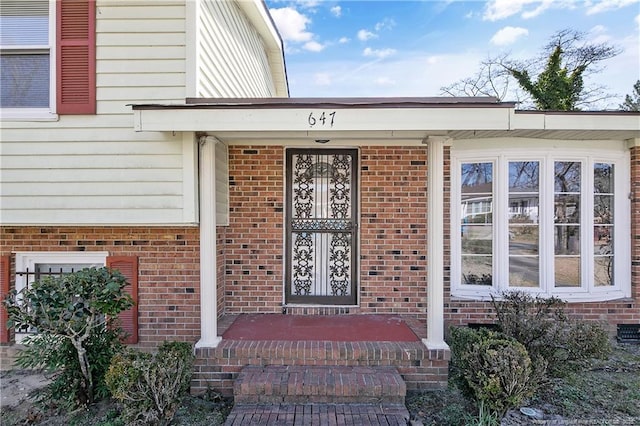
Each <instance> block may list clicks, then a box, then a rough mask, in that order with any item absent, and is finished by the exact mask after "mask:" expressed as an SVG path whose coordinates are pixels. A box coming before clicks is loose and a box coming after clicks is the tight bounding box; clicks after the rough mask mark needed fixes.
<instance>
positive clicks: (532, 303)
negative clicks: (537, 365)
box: [492, 291, 611, 376]
mask: <svg viewBox="0 0 640 426" xmlns="http://www.w3.org/2000/svg"><path fill="white" fill-rule="evenodd" d="M492 305H493V307H494V309H495V311H496V316H497V320H498V326H499V328H500V331H502V333H504V334H505V335H507V336H509V337H512V338H514V339H516V340H517V341H518V342H520V343H522V344H523V345H524V347H525V348H527V351H528V353H529V356H530V357H531V359H533V360H537V359H540V358H542V359H544V360H545V361H546V363H547V364H548V372H549V374H551V375H552V376H562V375H564V374H566V373H567V372H569V371H573V370H575V369H576V368H578V367H580V366H581V365H583V364H584V363H585V362H586V361H588V360H589V359H591V358H604V357H606V356H607V355H608V354H609V353H610V351H611V345H610V342H609V337H608V334H607V332H606V330H605V329H604V328H603V327H602V326H601V325H599V324H596V323H587V322H583V321H582V322H581V321H571V320H569V319H568V318H567V316H566V315H565V312H564V307H565V302H563V301H562V300H560V299H558V298H555V297H552V298H542V297H539V296H536V297H534V296H532V295H530V294H528V293H525V292H521V291H513V292H506V293H504V294H503V297H502V300H497V299H495V298H492Z"/></svg>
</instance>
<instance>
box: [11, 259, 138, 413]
mask: <svg viewBox="0 0 640 426" xmlns="http://www.w3.org/2000/svg"><path fill="white" fill-rule="evenodd" d="M126 285H127V283H126V280H125V278H124V276H123V275H122V274H120V273H119V272H118V271H115V270H111V269H109V268H86V269H82V270H80V271H77V272H73V273H69V274H63V275H61V276H45V277H44V278H42V279H40V280H37V281H35V282H34V283H32V284H30V285H29V286H28V287H25V288H24V289H23V290H21V291H20V292H16V291H15V290H13V291H11V292H10V293H9V295H8V296H7V299H6V300H5V301H4V303H5V305H6V307H7V313H8V316H9V321H8V323H7V324H8V326H9V327H15V328H16V330H37V333H38V334H37V336H35V337H32V338H28V339H26V340H25V341H24V342H23V343H24V344H25V345H26V346H27V348H26V350H25V351H23V353H22V355H21V358H19V360H18V362H19V365H22V366H23V367H25V368H26V367H29V368H35V367H44V368H47V369H50V370H60V374H59V376H58V377H57V379H56V380H55V381H54V383H53V384H52V385H53V388H52V392H51V396H52V397H54V398H55V397H58V398H55V399H59V398H63V399H65V400H66V402H67V403H68V404H67V405H69V408H73V407H74V406H77V405H86V404H90V403H92V402H94V400H95V398H96V396H98V397H100V396H103V395H104V384H103V382H102V376H103V375H104V372H105V370H106V367H107V365H108V364H109V362H110V359H111V355H112V354H113V353H115V352H117V351H118V350H119V341H118V338H119V333H120V330H119V329H118V327H117V322H116V321H117V320H116V319H117V316H118V314H119V313H120V312H122V311H124V310H126V309H128V308H130V307H131V306H132V305H133V301H132V299H131V296H129V295H128V294H127V293H126V292H125V291H124V287H125V286H126ZM94 364H95V365H94ZM60 392H65V393H64V394H62V393H60ZM95 392H97V393H98V394H97V395H94V393H95Z"/></svg>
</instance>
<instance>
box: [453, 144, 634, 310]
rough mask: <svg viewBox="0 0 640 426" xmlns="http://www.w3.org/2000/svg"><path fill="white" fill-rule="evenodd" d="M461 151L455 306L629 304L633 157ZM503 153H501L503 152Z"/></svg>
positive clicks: (456, 176) (456, 159)
mask: <svg viewBox="0 0 640 426" xmlns="http://www.w3.org/2000/svg"><path fill="white" fill-rule="evenodd" d="M467 146H470V144H466V145H465V144H464V143H463V144H461V145H460V146H456V147H455V148H454V149H452V155H451V156H452V206H456V207H454V208H452V215H451V216H452V231H453V232H452V241H451V244H452V254H453V256H452V272H451V279H452V283H451V292H452V296H454V297H463V298H476V299H486V298H488V297H490V295H492V294H493V295H499V294H500V293H502V292H503V291H506V290H523V291H528V292H532V293H535V294H539V295H542V296H558V297H560V298H562V299H565V300H569V301H571V300H582V301H600V300H611V299H616V298H622V297H628V296H629V295H630V284H629V283H630V255H629V253H630V237H629V235H630V225H629V223H630V218H629V200H628V194H629V170H628V154H627V152H626V151H625V150H624V149H623V148H621V149H620V150H605V149H602V148H600V149H593V150H589V149H580V148H577V147H576V149H563V150H561V149H558V148H555V147H553V148H549V149H544V148H537V149H536V148H534V149H527V150H526V152H524V151H525V150H523V149H519V148H515V147H513V146H510V147H504V146H503V147H502V148H500V149H495V150H486V149H485V150H477V149H465V148H466V147H467ZM497 146H499V145H496V147H497Z"/></svg>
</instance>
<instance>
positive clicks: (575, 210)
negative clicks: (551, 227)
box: [554, 195, 580, 223]
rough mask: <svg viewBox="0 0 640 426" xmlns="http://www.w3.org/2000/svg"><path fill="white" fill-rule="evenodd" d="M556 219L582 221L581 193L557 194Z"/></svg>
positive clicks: (558, 221)
mask: <svg viewBox="0 0 640 426" xmlns="http://www.w3.org/2000/svg"><path fill="white" fill-rule="evenodd" d="M554 221H555V223H580V195H556V196H555V217H554Z"/></svg>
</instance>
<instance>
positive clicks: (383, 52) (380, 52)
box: [362, 47, 396, 59]
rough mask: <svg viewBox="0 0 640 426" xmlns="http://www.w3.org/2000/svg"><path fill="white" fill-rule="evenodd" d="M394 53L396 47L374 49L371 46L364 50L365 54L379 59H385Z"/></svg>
mask: <svg viewBox="0 0 640 426" xmlns="http://www.w3.org/2000/svg"><path fill="white" fill-rule="evenodd" d="M394 53H396V51H395V49H372V48H370V47H367V48H365V49H364V50H363V51H362V54H363V55H364V56H373V57H375V58H378V59H384V58H386V57H387V56H391V55H393V54H394Z"/></svg>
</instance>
